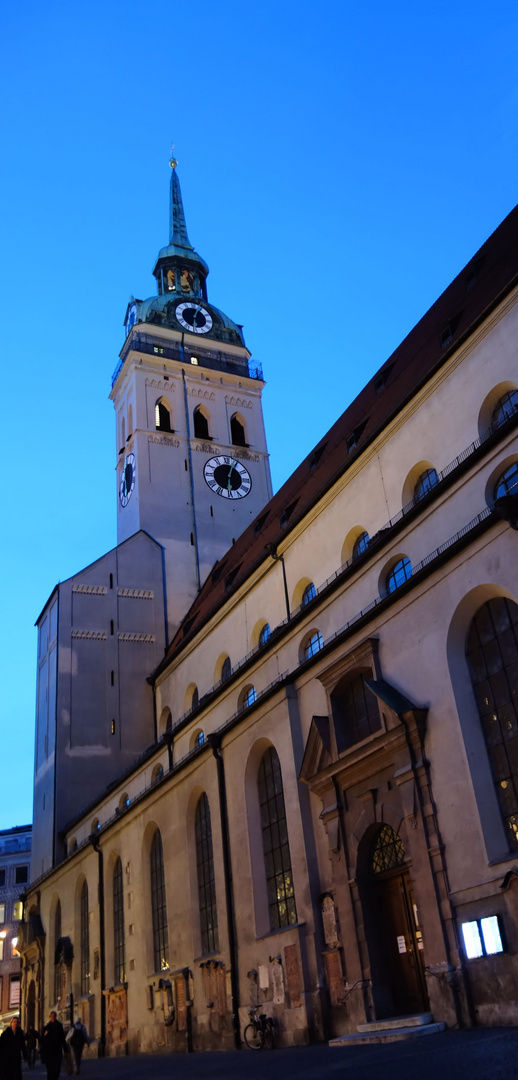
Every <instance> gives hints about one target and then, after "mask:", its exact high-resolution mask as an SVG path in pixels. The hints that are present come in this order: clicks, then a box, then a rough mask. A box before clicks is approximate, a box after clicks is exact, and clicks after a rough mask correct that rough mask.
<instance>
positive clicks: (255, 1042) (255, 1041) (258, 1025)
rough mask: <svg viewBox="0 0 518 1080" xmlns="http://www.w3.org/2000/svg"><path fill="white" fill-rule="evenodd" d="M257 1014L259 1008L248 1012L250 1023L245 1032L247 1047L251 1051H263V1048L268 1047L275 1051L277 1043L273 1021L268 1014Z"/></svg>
mask: <svg viewBox="0 0 518 1080" xmlns="http://www.w3.org/2000/svg"><path fill="white" fill-rule="evenodd" d="M257 1012H258V1006H257V1007H256V1008H255V1009H249V1011H248V1015H249V1017H250V1023H249V1024H247V1025H246V1028H245V1030H244V1038H245V1042H246V1045H247V1046H248V1049H249V1050H262V1048H263V1046H266V1047H267V1048H268V1050H273V1045H274V1042H275V1036H274V1033H273V1020H272V1018H271V1016H267V1015H266V1013H259V1015H257Z"/></svg>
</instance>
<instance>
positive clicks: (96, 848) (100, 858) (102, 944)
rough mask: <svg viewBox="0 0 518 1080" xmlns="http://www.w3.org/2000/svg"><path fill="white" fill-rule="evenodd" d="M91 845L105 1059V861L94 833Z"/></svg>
mask: <svg viewBox="0 0 518 1080" xmlns="http://www.w3.org/2000/svg"><path fill="white" fill-rule="evenodd" d="M90 843H91V845H92V847H93V849H94V851H96V852H97V857H98V874H99V885H98V900H99V946H100V953H101V956H100V966H101V971H100V975H101V1040H100V1044H99V1057H104V1054H105V1050H106V998H105V996H104V994H103V990H104V987H105V985H106V964H105V935H104V860H103V853H102V851H101V848H100V847H99V841H98V839H97V837H96V835H95V833H92V834H91V836H90Z"/></svg>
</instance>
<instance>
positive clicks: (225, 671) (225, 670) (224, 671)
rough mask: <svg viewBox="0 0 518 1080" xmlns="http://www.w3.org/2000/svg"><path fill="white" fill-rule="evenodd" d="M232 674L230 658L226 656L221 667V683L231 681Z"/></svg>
mask: <svg viewBox="0 0 518 1080" xmlns="http://www.w3.org/2000/svg"><path fill="white" fill-rule="evenodd" d="M231 674H232V664H231V663H230V656H226V657H225V659H224V661H223V664H222V666H221V682H226V680H227V679H230V676H231Z"/></svg>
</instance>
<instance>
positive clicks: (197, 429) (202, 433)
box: [193, 405, 210, 439]
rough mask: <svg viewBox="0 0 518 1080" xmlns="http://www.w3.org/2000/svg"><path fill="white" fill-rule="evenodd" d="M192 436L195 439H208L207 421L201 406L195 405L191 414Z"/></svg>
mask: <svg viewBox="0 0 518 1080" xmlns="http://www.w3.org/2000/svg"><path fill="white" fill-rule="evenodd" d="M193 421H194V435H195V438H197V439H209V438H210V435H209V421H208V419H207V417H206V416H205V413H204V412H203V411H202V408H201V405H197V406H196V408H195V410H194V413H193Z"/></svg>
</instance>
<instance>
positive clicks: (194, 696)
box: [191, 686, 200, 709]
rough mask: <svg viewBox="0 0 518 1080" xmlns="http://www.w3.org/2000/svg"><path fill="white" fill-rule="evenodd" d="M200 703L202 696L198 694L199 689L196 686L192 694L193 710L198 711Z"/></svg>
mask: <svg viewBox="0 0 518 1080" xmlns="http://www.w3.org/2000/svg"><path fill="white" fill-rule="evenodd" d="M199 702H200V695H199V693H198V687H197V686H195V687H194V690H193V692H192V701H191V709H197V708H198V705H199Z"/></svg>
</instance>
